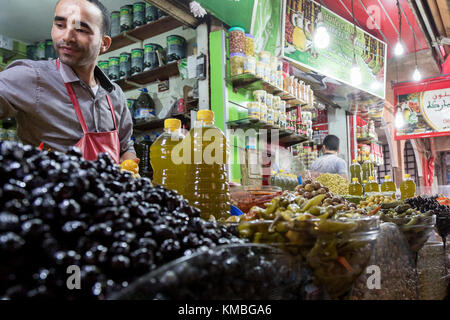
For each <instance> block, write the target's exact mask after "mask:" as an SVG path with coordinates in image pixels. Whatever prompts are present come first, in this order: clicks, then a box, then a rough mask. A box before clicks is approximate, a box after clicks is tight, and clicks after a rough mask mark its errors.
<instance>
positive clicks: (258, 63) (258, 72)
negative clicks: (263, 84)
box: [256, 61, 265, 79]
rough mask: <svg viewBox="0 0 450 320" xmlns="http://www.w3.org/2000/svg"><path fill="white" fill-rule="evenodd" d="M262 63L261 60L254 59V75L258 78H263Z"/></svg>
mask: <svg viewBox="0 0 450 320" xmlns="http://www.w3.org/2000/svg"><path fill="white" fill-rule="evenodd" d="M264 72H265V69H264V63H262V62H261V61H256V76H257V77H258V78H260V79H264Z"/></svg>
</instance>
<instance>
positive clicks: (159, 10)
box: [158, 9, 167, 19]
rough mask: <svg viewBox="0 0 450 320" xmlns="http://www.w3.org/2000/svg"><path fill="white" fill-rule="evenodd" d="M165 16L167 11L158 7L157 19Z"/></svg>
mask: <svg viewBox="0 0 450 320" xmlns="http://www.w3.org/2000/svg"><path fill="white" fill-rule="evenodd" d="M165 16H167V13H165V12H164V11H162V10H161V9H158V19H161V18H162V17H165Z"/></svg>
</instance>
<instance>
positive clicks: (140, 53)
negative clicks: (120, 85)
mask: <svg viewBox="0 0 450 320" xmlns="http://www.w3.org/2000/svg"><path fill="white" fill-rule="evenodd" d="M142 71H144V49H133V50H132V51H131V75H135V74H138V73H141V72H142Z"/></svg>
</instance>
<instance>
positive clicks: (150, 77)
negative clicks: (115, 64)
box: [115, 62, 180, 91]
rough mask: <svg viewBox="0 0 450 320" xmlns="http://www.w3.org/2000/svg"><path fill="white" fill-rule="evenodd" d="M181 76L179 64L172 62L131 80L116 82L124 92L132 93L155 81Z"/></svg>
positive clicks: (135, 76) (137, 75)
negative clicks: (131, 91)
mask: <svg viewBox="0 0 450 320" xmlns="http://www.w3.org/2000/svg"><path fill="white" fill-rule="evenodd" d="M179 74H180V72H179V71H178V62H171V63H169V64H166V65H164V66H162V67H159V68H156V69H152V70H148V71H144V72H141V73H139V74H136V75H134V76H131V77H129V78H125V79H120V80H116V81H115V82H116V83H117V84H118V85H119V86H120V87H121V88H122V90H123V91H130V90H134V89H138V88H140V87H143V86H144V85H146V84H149V83H152V82H155V81H163V80H169V78H170V77H175V76H178V75H179Z"/></svg>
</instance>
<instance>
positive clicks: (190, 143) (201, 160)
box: [184, 110, 230, 220]
mask: <svg viewBox="0 0 450 320" xmlns="http://www.w3.org/2000/svg"><path fill="white" fill-rule="evenodd" d="M184 141H185V142H184V163H185V164H186V184H185V192H184V196H185V198H186V199H188V200H189V203H190V205H192V206H194V207H197V208H199V209H200V210H201V217H202V218H203V219H209V218H210V216H214V217H215V218H216V219H218V220H219V219H221V220H222V219H226V218H228V217H229V215H230V188H229V186H228V175H227V157H228V147H227V142H226V138H225V135H224V134H223V132H222V131H221V130H220V129H219V128H217V127H216V126H214V113H213V112H212V111H210V110H200V111H198V113H197V122H196V124H195V127H194V128H192V129H191V131H189V133H188V134H187V135H186V138H185V139H184Z"/></svg>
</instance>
